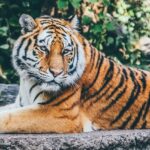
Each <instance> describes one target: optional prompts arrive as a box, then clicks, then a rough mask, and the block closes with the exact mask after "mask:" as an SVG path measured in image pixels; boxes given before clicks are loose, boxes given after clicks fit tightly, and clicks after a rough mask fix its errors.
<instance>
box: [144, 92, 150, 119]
mask: <svg viewBox="0 0 150 150" xmlns="http://www.w3.org/2000/svg"><path fill="white" fill-rule="evenodd" d="M149 109H150V93H149V97H148V100H147V104H146V108H145V112H144V114H143V119H145V118H146V116H147V113H148V111H149Z"/></svg>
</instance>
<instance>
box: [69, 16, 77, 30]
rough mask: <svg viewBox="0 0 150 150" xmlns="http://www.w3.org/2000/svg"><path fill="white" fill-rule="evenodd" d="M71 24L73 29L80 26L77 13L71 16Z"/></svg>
mask: <svg viewBox="0 0 150 150" xmlns="http://www.w3.org/2000/svg"><path fill="white" fill-rule="evenodd" d="M70 25H71V27H72V28H73V29H78V28H79V20H78V17H77V15H75V16H73V17H72V18H71V21H70Z"/></svg>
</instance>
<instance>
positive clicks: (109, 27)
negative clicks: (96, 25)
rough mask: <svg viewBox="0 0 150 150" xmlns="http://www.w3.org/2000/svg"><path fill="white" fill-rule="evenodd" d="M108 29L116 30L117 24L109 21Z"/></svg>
mask: <svg viewBox="0 0 150 150" xmlns="http://www.w3.org/2000/svg"><path fill="white" fill-rule="evenodd" d="M106 29H107V30H108V31H113V30H115V26H114V24H113V23H112V22H108V23H107V24H106Z"/></svg>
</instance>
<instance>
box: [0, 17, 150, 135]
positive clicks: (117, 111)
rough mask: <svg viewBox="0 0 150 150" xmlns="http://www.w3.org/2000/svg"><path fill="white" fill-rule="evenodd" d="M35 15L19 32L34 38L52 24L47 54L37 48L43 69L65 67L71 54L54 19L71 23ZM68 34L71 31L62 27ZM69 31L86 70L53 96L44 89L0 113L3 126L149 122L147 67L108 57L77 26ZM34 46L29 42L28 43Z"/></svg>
mask: <svg viewBox="0 0 150 150" xmlns="http://www.w3.org/2000/svg"><path fill="white" fill-rule="evenodd" d="M41 21H46V19H42V18H39V19H36V20H35V22H36V23H37V27H36V28H35V29H34V30H33V32H31V33H27V34H25V35H23V36H22V37H21V38H26V39H27V38H28V39H32V41H34V39H33V36H35V35H36V34H38V33H39V32H42V31H43V30H45V29H46V28H48V27H49V26H50V25H53V28H52V29H53V30H55V34H57V37H58V38H57V39H55V42H54V44H53V45H50V47H51V51H50V53H49V54H48V55H45V54H44V53H42V52H41V51H40V52H39V51H38V50H37V51H36V53H38V57H39V59H41V62H40V65H41V70H42V71H45V72H46V70H47V69H48V68H50V69H53V70H54V71H55V72H57V73H59V72H60V71H61V70H64V72H67V63H68V61H69V59H70V58H66V59H63V58H62V56H61V53H62V47H63V45H62V41H61V40H60V39H61V38H59V37H60V36H61V33H62V32H64V31H62V30H61V29H60V30H59V29H58V28H55V26H56V27H57V25H61V26H67V27H68V28H69V29H70V28H71V25H70V23H69V22H67V21H65V20H61V19H54V20H53V23H52V22H49V23H47V24H46V25H45V26H44V27H43V26H42V24H41ZM65 32H66V33H67V34H68V35H69V36H70V37H72V35H71V34H70V33H69V32H68V31H65ZM72 32H73V34H74V35H75V36H76V38H77V39H78V40H79V42H80V43H81V45H82V46H83V48H84V53H85V60H86V64H85V71H84V73H83V75H82V77H81V78H80V79H79V80H78V81H77V82H76V84H75V85H74V87H71V86H70V87H68V88H66V89H65V90H64V91H61V92H60V93H59V94H58V95H57V96H56V97H53V96H52V95H51V94H50V93H48V92H43V93H44V96H43V103H41V104H40V103H39V104H38V105H36V106H34V105H33V106H25V107H23V108H18V109H16V110H10V111H8V112H7V111H6V112H4V113H0V131H1V132H25V133H46V132H58V133H67V132H82V131H83V130H84V127H85V125H86V123H88V122H89V121H90V122H91V124H92V126H93V128H96V129H118V128H119V129H122V128H123V129H132V128H150V73H149V72H147V71H143V70H138V69H131V68H129V67H125V66H123V65H120V64H117V63H116V62H114V61H112V60H109V59H108V58H106V57H105V56H104V55H103V54H102V53H101V52H99V51H97V50H96V49H95V48H94V47H92V46H91V44H90V43H89V42H88V41H87V40H86V39H85V38H84V37H82V36H81V35H80V34H79V33H78V32H77V31H76V30H74V29H72ZM32 47H33V45H32Z"/></svg>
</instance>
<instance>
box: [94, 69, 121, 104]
mask: <svg viewBox="0 0 150 150" xmlns="http://www.w3.org/2000/svg"><path fill="white" fill-rule="evenodd" d="M119 73H120V69H119V68H118V72H117V75H116V77H117V76H118V75H119ZM111 88H112V85H110V86H109V87H108V88H107V89H105V91H104V92H103V94H102V95H100V96H98V97H97V98H96V99H95V100H94V101H93V103H96V102H97V101H99V100H100V99H101V98H102V97H103V96H105V95H106V94H107V93H109V92H108V91H109V89H111ZM105 99H106V98H105Z"/></svg>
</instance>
